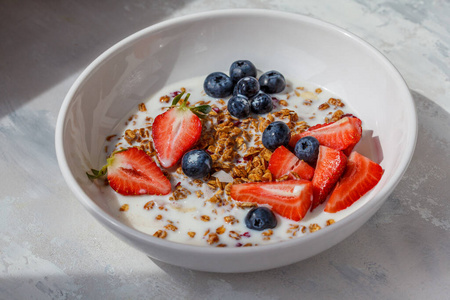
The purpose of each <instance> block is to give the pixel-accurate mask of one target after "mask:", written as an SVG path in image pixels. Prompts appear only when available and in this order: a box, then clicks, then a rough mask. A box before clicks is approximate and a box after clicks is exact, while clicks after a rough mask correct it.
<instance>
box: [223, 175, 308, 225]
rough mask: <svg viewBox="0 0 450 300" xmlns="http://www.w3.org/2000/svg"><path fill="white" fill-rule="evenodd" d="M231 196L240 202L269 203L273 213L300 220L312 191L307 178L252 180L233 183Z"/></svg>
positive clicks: (305, 210) (306, 210)
mask: <svg viewBox="0 0 450 300" xmlns="http://www.w3.org/2000/svg"><path fill="white" fill-rule="evenodd" d="M231 197H232V198H233V199H234V200H236V201H240V202H252V203H258V204H262V205H264V204H266V205H269V206H271V208H272V210H273V211H274V212H275V213H277V214H279V215H281V216H283V217H285V218H288V219H291V220H294V221H300V220H301V219H303V217H304V216H305V215H306V213H307V212H308V210H309V208H310V207H311V203H312V198H313V191H312V184H311V182H310V181H308V180H287V181H279V182H253V183H241V184H233V185H232V186H231Z"/></svg>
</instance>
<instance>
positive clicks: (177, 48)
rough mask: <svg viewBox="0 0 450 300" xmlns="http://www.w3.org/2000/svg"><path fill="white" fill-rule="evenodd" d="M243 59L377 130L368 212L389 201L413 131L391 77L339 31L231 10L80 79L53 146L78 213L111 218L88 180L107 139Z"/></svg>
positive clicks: (202, 18)
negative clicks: (141, 110)
mask: <svg viewBox="0 0 450 300" xmlns="http://www.w3.org/2000/svg"><path fill="white" fill-rule="evenodd" d="M267 24H270V26H268V25H267ZM237 59H249V60H251V61H253V62H254V63H255V65H256V66H257V68H258V69H261V70H272V69H275V70H278V71H280V72H282V73H283V74H285V76H286V77H288V78H297V79H299V80H301V81H306V82H311V83H314V84H317V85H320V86H323V87H325V88H326V89H328V90H330V91H331V92H333V93H335V94H337V95H338V96H340V98H341V99H343V100H344V101H345V103H346V104H347V105H349V106H350V107H351V109H352V110H354V111H355V112H356V113H357V116H358V117H360V118H361V119H362V120H363V126H364V128H367V129H370V130H371V131H369V132H368V133H367V134H368V135H369V136H371V137H372V138H374V139H375V140H376V141H377V145H378V146H377V147H375V150H373V149H372V150H371V151H372V154H371V156H372V158H373V159H375V160H377V161H378V162H380V164H381V165H382V167H383V168H384V169H385V174H384V176H383V178H382V181H381V182H380V183H379V184H378V185H377V186H376V188H375V189H374V191H372V192H371V199H369V201H368V203H367V204H369V203H370V202H371V201H381V202H382V201H383V200H384V199H385V198H386V197H387V196H388V194H389V193H390V192H391V191H392V189H393V188H394V187H395V185H396V184H397V183H398V181H399V180H400V178H401V176H402V174H403V172H404V171H405V169H406V167H407V165H408V163H409V160H410V158H411V156H412V152H413V149H414V145H415V139H416V130H417V124H416V115H415V110H414V105H413V102H412V98H411V96H410V94H409V90H408V88H407V87H406V85H405V83H404V81H403V79H402V78H401V76H400V75H399V74H398V72H397V71H396V70H395V68H394V67H393V66H392V65H391V64H390V63H389V62H388V61H387V60H386V59H385V58H384V57H383V56H382V55H381V54H379V53H378V52H377V51H376V50H374V49H373V48H372V47H370V46H369V45H368V44H367V43H365V42H363V41H361V40H360V39H358V38H357V37H355V36H353V35H351V34H349V33H347V32H345V31H343V30H341V29H339V28H337V27H335V26H332V25H329V24H326V23H323V22H321V21H318V20H314V19H311V18H307V17H303V16H299V15H293V14H286V13H278V12H269V11H260V10H234V11H221V12H213V13H211V12H210V13H205V14H199V15H195V16H188V17H184V18H181V19H176V20H169V21H166V22H163V23H161V24H157V25H155V26H152V27H150V28H147V29H144V30H142V31H140V32H138V33H136V34H134V35H132V36H130V37H129V38H127V39H125V40H123V41H121V42H120V43H118V44H117V45H115V46H114V47H112V48H111V49H109V50H107V51H106V52H105V53H103V54H102V55H101V56H100V57H99V58H98V59H97V60H96V61H94V62H93V63H92V64H91V65H90V66H89V67H88V68H87V69H86V70H85V71H84V72H83V73H82V75H81V76H80V77H79V78H78V80H77V81H76V82H75V84H74V85H73V87H72V88H71V90H70V91H69V93H68V95H67V97H66V99H65V101H64V104H63V106H62V109H61V113H60V116H59V119H58V125H57V136H56V139H57V154H58V159H59V162H60V166H61V169H62V172H63V174H64V176H65V178H66V180H67V181H68V183H69V186H70V187H71V188H72V190H74V191H75V193H76V194H77V196H78V198H80V200H81V201H82V203H83V204H84V205H85V206H86V207H88V209H89V210H90V211H91V212H92V213H94V214H97V215H99V214H100V215H102V217H103V218H109V217H110V216H108V215H109V213H108V211H107V210H106V209H105V208H106V206H105V205H104V201H105V199H104V196H103V195H102V194H101V192H100V191H99V189H98V188H97V187H96V186H95V185H93V184H92V182H91V181H89V180H88V178H87V176H86V171H87V170H89V169H91V168H95V169H98V168H99V167H100V166H101V165H102V164H104V161H105V155H106V154H105V153H104V151H103V147H104V141H105V137H106V136H108V135H109V134H110V133H111V129H112V128H114V127H115V126H116V125H117V124H118V122H119V121H120V120H122V118H123V117H124V116H125V115H126V114H127V113H128V112H129V111H130V110H132V109H134V108H135V107H136V106H137V105H138V103H140V102H142V101H143V100H145V99H148V98H149V97H150V96H151V95H152V94H153V93H155V92H157V91H158V90H159V89H161V88H163V87H164V86H165V85H167V84H170V83H173V82H176V81H179V80H182V79H186V78H190V77H195V76H200V75H207V74H209V73H211V72H212V71H224V72H227V71H228V68H229V65H230V64H231V62H233V61H235V60H237ZM362 151H364V149H362ZM366 151H367V150H366ZM380 205H381V204H379V205H377V207H379V206H380ZM360 209H364V207H361V208H360ZM355 213H358V210H357V211H355ZM111 221H112V222H114V220H111ZM116 225H117V226H122V224H116ZM123 226H124V225H123ZM338 228H339V227H338V226H336V229H338ZM318 236H319V235H318ZM152 240H153V239H152ZM298 240H301V239H298ZM299 242H300V241H299Z"/></svg>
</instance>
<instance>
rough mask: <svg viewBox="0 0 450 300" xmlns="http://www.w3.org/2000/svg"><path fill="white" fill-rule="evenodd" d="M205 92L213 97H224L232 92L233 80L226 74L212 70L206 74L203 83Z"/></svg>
mask: <svg viewBox="0 0 450 300" xmlns="http://www.w3.org/2000/svg"><path fill="white" fill-rule="evenodd" d="M203 89H204V90H205V93H206V94H207V95H209V96H211V97H214V98H224V97H228V96H230V95H231V93H232V92H233V82H232V81H231V78H230V77H228V75H227V74H225V73H222V72H213V73H211V74H209V75H208V76H206V78H205V81H204V83H203Z"/></svg>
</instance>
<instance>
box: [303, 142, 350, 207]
mask: <svg viewBox="0 0 450 300" xmlns="http://www.w3.org/2000/svg"><path fill="white" fill-rule="evenodd" d="M346 164H347V157H346V156H345V154H344V153H342V151H339V150H336V149H333V148H329V147H326V146H320V147H319V157H318V158H317V165H316V169H315V171H314V177H313V179H312V184H313V191H314V200H313V204H312V206H311V211H312V210H313V209H314V208H316V207H317V206H319V205H320V204H322V203H323V202H324V201H325V200H326V198H327V196H328V194H330V192H331V190H332V189H333V187H334V186H335V185H336V183H337V181H338V180H339V177H341V175H342V173H343V172H344V170H345V166H346Z"/></svg>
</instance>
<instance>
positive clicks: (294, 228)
mask: <svg viewBox="0 0 450 300" xmlns="http://www.w3.org/2000/svg"><path fill="white" fill-rule="evenodd" d="M204 78H205V77H198V78H193V79H189V80H185V81H182V82H178V83H176V84H172V85H170V86H167V87H166V88H164V89H163V90H161V91H159V92H157V93H155V94H154V96H153V97H151V98H150V99H147V100H146V101H143V102H144V103H145V105H146V108H147V112H139V111H138V110H137V109H136V111H133V112H130V114H129V115H127V116H126V117H125V118H124V121H123V122H120V124H119V125H118V126H117V127H116V128H114V130H112V133H111V134H116V135H117V137H115V138H112V139H110V141H109V142H107V143H106V145H107V146H108V149H109V151H108V154H109V153H111V152H112V151H113V150H114V147H115V145H116V144H117V143H118V142H121V143H122V146H123V147H129V146H130V145H128V143H127V142H126V141H125V140H124V138H123V134H124V132H125V130H126V129H139V128H144V127H146V126H149V125H151V122H152V121H151V120H150V119H149V117H151V118H153V119H154V118H155V117H156V116H157V115H158V114H160V113H162V112H163V111H164V109H163V108H166V107H168V106H169V105H170V102H171V101H172V99H171V100H170V102H169V103H162V102H160V97H161V96H164V95H171V94H173V92H174V91H179V90H180V88H181V87H184V88H185V89H186V93H190V94H191V96H190V98H189V101H190V102H191V103H192V104H193V103H196V102H197V101H200V100H204V101H211V104H213V103H217V99H214V98H211V97H209V96H206V95H205V93H204V92H203V90H202V86H203V80H204ZM297 87H303V89H302V90H301V89H298V88H297ZM317 88H319V87H318V86H314V85H312V84H308V83H304V82H288V86H287V87H286V89H285V90H284V91H283V92H282V93H280V94H276V95H273V96H275V97H276V98H277V99H278V100H286V102H288V104H289V105H288V106H287V107H284V106H281V105H279V104H278V105H276V107H275V109H274V112H275V111H277V110H280V109H284V108H288V109H290V110H293V111H295V112H296V113H297V114H298V115H299V116H300V118H301V119H302V120H305V121H307V122H308V124H309V125H311V126H312V125H315V124H317V123H323V122H324V118H325V116H327V114H329V113H330V112H334V111H335V109H334V108H333V107H330V108H329V109H327V110H324V111H320V110H318V106H319V105H320V104H322V103H325V102H327V101H328V99H329V98H338V97H337V96H335V95H333V94H332V93H330V92H329V91H327V90H326V89H324V88H322V87H320V89H321V90H322V91H321V92H320V93H317V92H315V91H316V89H317ZM225 100H226V99H225ZM305 101H307V102H310V103H311V105H304V102H305ZM343 102H344V103H345V100H344V101H343ZM339 109H342V110H343V111H344V112H345V113H354V112H353V111H350V110H349V107H348V106H345V107H343V108H339ZM355 115H357V114H355ZM255 117H256V118H257V117H258V116H255ZM153 119H152V120H153ZM149 139H150V140H151V137H150V138H149ZM135 145H138V144H135ZM249 146H251V145H249ZM169 173H170V174H171V175H172V176H171V177H172V178H171V183H172V190H173V189H174V187H175V186H176V185H177V184H178V185H181V187H183V188H184V189H185V192H186V193H190V194H189V195H187V197H186V198H185V199H181V200H171V199H170V197H171V196H172V195H171V194H169V195H167V196H148V195H145V196H122V195H119V194H117V193H116V192H114V191H113V190H112V189H111V188H109V187H108V186H106V187H102V188H103V189H104V193H105V194H106V195H107V199H109V200H108V203H107V205H108V207H109V208H110V212H111V213H112V214H113V215H114V216H115V217H116V218H117V219H119V220H121V221H122V222H123V223H125V224H127V225H129V226H131V227H133V228H135V229H137V230H139V231H142V232H144V233H147V234H149V235H154V234H155V233H156V232H158V231H160V232H161V233H162V234H163V237H164V238H165V239H167V240H171V241H174V242H179V243H186V244H195V245H205V246H231V247H236V246H237V247H239V246H244V245H263V244H269V243H277V242H281V241H286V240H288V239H291V238H301V236H303V235H306V234H310V233H311V232H314V231H315V230H317V229H319V228H323V227H325V226H327V222H329V220H331V219H332V220H334V221H339V220H340V219H342V218H344V217H345V216H347V215H349V214H351V213H352V212H353V211H354V210H356V209H357V208H358V207H360V206H361V205H363V204H364V203H365V201H364V200H363V199H360V200H359V201H357V202H356V203H355V204H354V205H352V206H351V207H350V208H347V209H345V210H343V211H341V212H338V213H335V214H328V213H325V212H323V208H324V205H320V206H319V207H317V208H316V209H315V210H314V211H313V212H308V214H307V215H306V216H305V218H304V219H303V220H301V221H300V222H295V221H292V220H289V219H287V218H284V217H281V216H279V215H277V221H278V225H277V226H276V228H274V229H272V231H270V230H265V231H262V232H261V231H255V230H251V229H248V228H247V227H246V226H245V222H244V219H245V216H246V214H247V212H248V210H249V208H239V207H238V206H236V205H223V206H218V205H217V204H215V203H211V202H209V201H207V200H208V199H209V198H211V197H212V196H213V195H214V193H215V192H216V191H214V190H212V189H211V188H210V187H209V186H208V185H207V184H203V185H202V186H200V187H198V186H196V185H195V184H194V183H193V182H192V180H190V179H189V178H187V177H186V176H184V175H183V174H178V173H177V172H176V170H175V169H171V170H169ZM219 173H220V174H215V175H216V176H217V177H218V178H220V180H221V181H222V182H227V181H231V179H232V178H231V176H230V175H229V174H226V173H224V172H223V171H221V172H219ZM196 192H197V193H196ZM197 194H199V195H200V197H198V195H197ZM152 201H153V202H154V205H153V207H152V208H151V209H150V206H151V205H150V204H148V203H153V202H152ZM125 204H128V210H126V211H121V210H120V208H121V207H123V206H124V205H125ZM146 204H147V206H146ZM146 207H147V208H148V209H146ZM230 216H231V217H233V218H234V222H230V221H229V220H230V219H231V217H230ZM225 219H226V220H228V221H229V222H226V221H225ZM193 233H195V235H193ZM217 238H218V239H217Z"/></svg>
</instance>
